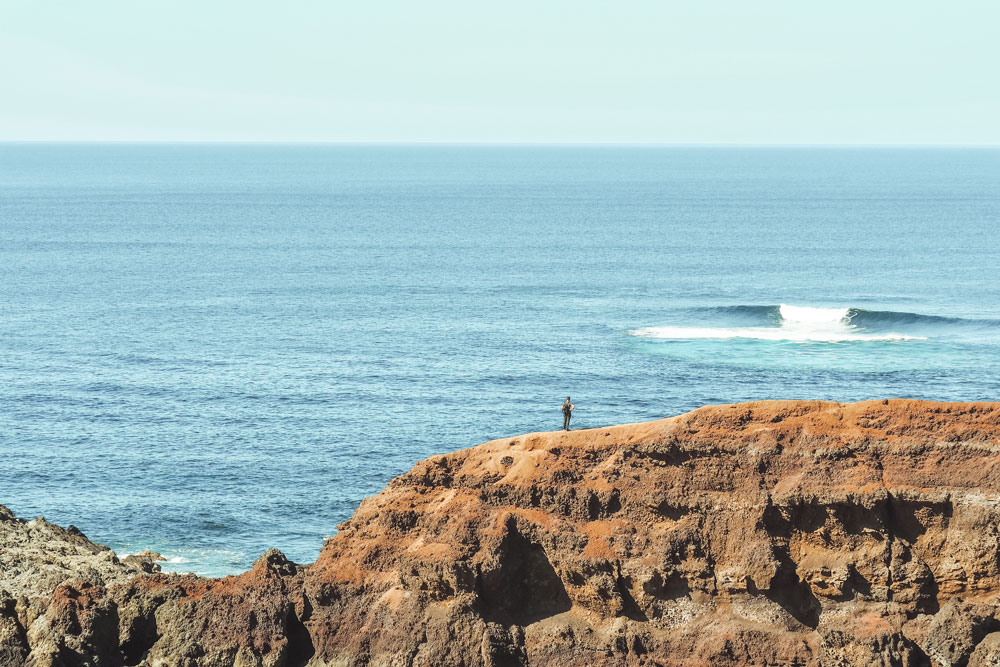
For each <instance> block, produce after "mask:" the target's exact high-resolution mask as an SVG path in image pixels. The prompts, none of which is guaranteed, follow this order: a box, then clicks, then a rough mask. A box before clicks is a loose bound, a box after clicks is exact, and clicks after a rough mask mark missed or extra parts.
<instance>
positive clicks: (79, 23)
mask: <svg viewBox="0 0 1000 667" xmlns="http://www.w3.org/2000/svg"><path fill="white" fill-rule="evenodd" d="M998 26H1000V3H998V2H996V1H995V0H990V1H986V0H984V1H981V2H972V1H963V0H954V1H951V2H943V1H940V2H930V1H926V2H925V1H922V0H918V1H914V0H909V1H907V2H896V1H883V2H879V1H872V0H868V1H866V2H857V1H854V0H847V1H840V2H822V3H821V2H807V1H803V0H798V1H795V2H792V1H780V0H775V1H768V0H757V1H751V0H745V1H743V2H725V1H722V0H702V1H694V0H692V1H690V2H670V1H661V2H652V1H650V2H641V1H638V0H622V1H618V2H613V1H610V0H608V1H605V2H591V1H589V0H576V1H573V2H554V1H550V2H545V1H544V0H540V1H537V2H522V1H520V0H507V1H505V2H491V3H485V2H476V1H475V0H466V1H464V2H460V1H454V2H451V1H433V0H429V1H424V2H416V1H411V2H393V1H389V0H366V1H364V2H353V3H344V2H336V1H326V2H319V1H315V2H314V1H309V0H302V1H295V0H287V1H286V2H254V1H252V0H244V1H242V2H221V1H214V2H213V1H211V0H201V1H198V2H194V1H190V0H171V1H170V2H164V1H161V0H149V1H143V0H127V1H124V0H95V1H94V2H79V1H77V0H0V140H166V141H174V140H194V141H205V140H208V141H213V140H214V141H473V142H476V141H524V142H536V141H537V142H669V143H782V144H784V143H793V144H794V143H823V144H839V143H863V144H872V143H875V144H883V143H884V144H939V143H944V144H1000V75H998V69H1000V37H998V35H1000V33H998V30H1000V28H998Z"/></svg>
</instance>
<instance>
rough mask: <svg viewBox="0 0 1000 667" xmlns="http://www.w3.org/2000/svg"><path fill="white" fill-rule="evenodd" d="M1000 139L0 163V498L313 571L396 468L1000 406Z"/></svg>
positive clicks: (163, 542)
mask: <svg viewBox="0 0 1000 667" xmlns="http://www.w3.org/2000/svg"><path fill="white" fill-rule="evenodd" d="M998 227H1000V150H995V149H978V150H976V149H916V148H908V149H886V148H882V149H875V148H870V149H861V148H857V149H855V148H840V149H823V148H671V147H662V148H659V147H656V148H654V147H528V146H520V147H519V146H511V147H499V146H493V147H489V146H482V147H476V146H321V145H317V146H308V145H306V146H301V145H300V146H295V145H246V146H239V145H113V144H110V145H86V144H81V145H72V144H38V145H32V144H6V145H0V454H2V456H3V461H2V464H0V503H2V504H6V505H8V506H9V507H11V508H12V509H13V510H14V511H16V512H17V513H19V514H20V515H22V516H34V515H39V514H44V515H45V516H46V517H47V518H49V519H50V520H53V521H57V522H60V523H62V524H68V523H73V524H75V525H77V526H78V527H80V529H81V530H83V531H84V532H85V533H86V534H87V535H89V536H90V537H91V538H93V539H96V540H98V541H101V542H105V543H107V544H110V545H112V546H113V547H114V548H116V549H117V550H119V552H121V553H130V552H135V551H140V550H142V549H153V550H155V551H159V552H162V553H163V554H164V555H166V556H167V557H169V558H170V559H171V560H170V562H168V563H167V569H171V570H179V571H195V572H198V573H201V574H213V575H214V574H223V573H230V572H236V571H240V570H242V569H244V568H246V567H247V566H248V565H249V564H250V563H251V562H252V561H253V559H254V558H255V557H256V556H257V555H258V554H260V553H261V552H263V551H264V550H265V549H267V548H268V547H271V546H275V547H278V548H280V549H282V550H283V551H285V552H286V553H287V554H288V555H289V557H291V558H292V559H294V560H297V561H300V562H309V561H311V560H313V559H314V558H315V557H316V555H317V553H318V552H319V549H320V547H321V545H322V541H323V538H324V537H326V536H330V535H332V534H333V533H334V532H335V526H336V524H337V523H338V522H340V521H342V520H344V519H346V518H347V517H348V516H349V515H350V513H351V512H352V510H353V508H354V507H355V506H356V505H357V504H358V502H359V501H360V500H361V499H362V498H364V497H365V496H367V495H370V494H372V493H375V492H377V491H378V490H380V489H381V488H382V487H383V485H384V484H385V483H386V482H387V481H388V480H389V479H391V478H392V477H393V476H395V475H397V474H399V473H401V472H404V471H405V470H407V469H409V468H410V466H411V465H412V464H413V463H414V462H415V461H416V460H418V459H420V458H423V457H426V456H428V455H431V454H434V453H438V452H445V451H449V450H455V449H459V448H462V447H466V446H469V445H473V444H476V443H479V442H482V441H485V440H488V439H491V438H497V437H502V436H509V435H512V434H517V433H522V432H526V431H534V430H545V429H554V428H558V427H559V426H561V419H562V418H561V414H560V412H559V405H560V403H561V401H562V400H563V399H564V398H565V396H566V395H571V396H572V397H573V401H574V403H575V404H576V405H577V406H578V407H577V411H576V413H575V416H574V421H573V425H574V427H579V428H583V427H588V426H598V425H604V424H612V423H621V422H631V421H640V420H647V419H654V418H659V417H664V416H669V415H674V414H677V413H680V412H684V411H687V410H690V409H692V408H695V407H698V406H701V405H704V404H706V403H723V402H733V401H745V400H753V399H765V398H810V399H813V398H815V399H832V400H841V401H853V400H860V399H866V398H873V397H875V398H881V397H914V398H927V399H939V400H996V399H998V398H1000V283H998V279H997V278H998V275H1000V274H998V271H1000V229H998Z"/></svg>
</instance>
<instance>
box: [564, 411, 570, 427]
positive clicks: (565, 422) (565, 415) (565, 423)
mask: <svg viewBox="0 0 1000 667" xmlns="http://www.w3.org/2000/svg"><path fill="white" fill-rule="evenodd" d="M563 430H564V431H568V430H569V413H568V412H567V413H566V414H564V415H563Z"/></svg>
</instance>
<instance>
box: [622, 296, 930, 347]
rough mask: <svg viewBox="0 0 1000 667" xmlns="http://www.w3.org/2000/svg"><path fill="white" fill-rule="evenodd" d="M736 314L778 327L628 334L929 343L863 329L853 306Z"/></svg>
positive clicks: (755, 308)
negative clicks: (752, 315)
mask: <svg viewBox="0 0 1000 667" xmlns="http://www.w3.org/2000/svg"><path fill="white" fill-rule="evenodd" d="M729 308H730V309H732V308H738V309H739V310H738V311H736V312H740V313H755V314H761V315H764V316H765V317H767V319H769V320H770V321H772V322H775V323H776V326H775V325H774V324H772V325H771V326H735V327H732V326H731V327H691V326H660V327H642V328H639V329H634V330H631V331H629V332H628V333H629V334H630V335H632V336H638V337H641V338H659V339H665V340H687V339H719V340H725V339H733V338H746V339H755V340H775V341H793V342H823V343H840V342H850V341H888V342H899V341H908V340H926V337H925V336H917V335H908V334H903V333H897V332H893V331H889V332H872V331H866V330H864V329H862V328H860V327H859V326H858V325H857V324H856V323H855V319H856V318H857V316H858V315H859V314H861V313H864V312H869V311H862V310H859V309H855V308H850V307H839V308H818V307H814V306H792V305H788V304H781V305H779V306H763V307H761V306H737V307H729Z"/></svg>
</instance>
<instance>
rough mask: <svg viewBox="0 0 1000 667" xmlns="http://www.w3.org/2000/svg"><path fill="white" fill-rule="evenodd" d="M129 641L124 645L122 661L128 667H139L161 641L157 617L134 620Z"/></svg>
mask: <svg viewBox="0 0 1000 667" xmlns="http://www.w3.org/2000/svg"><path fill="white" fill-rule="evenodd" d="M128 637H129V639H128V640H127V641H125V642H123V643H122V645H121V652H122V659H123V660H124V662H125V665H126V667H132V666H133V665H138V664H139V663H140V662H142V661H143V659H144V658H145V657H146V654H148V653H149V651H150V649H152V648H153V645H154V644H155V643H156V642H157V641H159V639H160V633H159V632H158V631H157V627H156V616H155V615H154V614H152V613H150V614H149V615H148V616H136V617H135V618H134V619H132V623H131V628H130V629H129V632H128Z"/></svg>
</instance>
